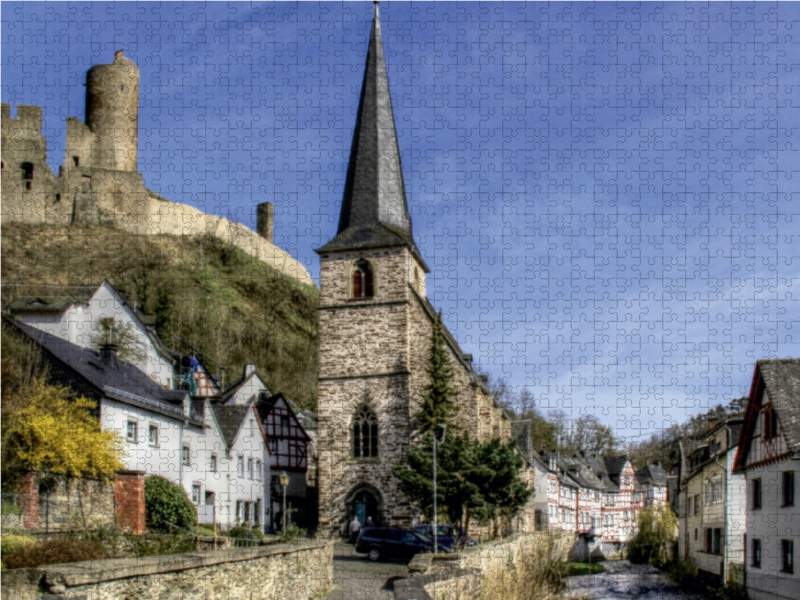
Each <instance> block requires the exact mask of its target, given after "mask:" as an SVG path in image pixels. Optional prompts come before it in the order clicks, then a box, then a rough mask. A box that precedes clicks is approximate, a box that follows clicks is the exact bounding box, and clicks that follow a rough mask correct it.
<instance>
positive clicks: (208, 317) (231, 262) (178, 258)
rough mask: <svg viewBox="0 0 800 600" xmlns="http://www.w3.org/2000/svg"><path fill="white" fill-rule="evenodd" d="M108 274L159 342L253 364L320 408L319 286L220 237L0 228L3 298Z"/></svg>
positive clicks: (279, 386) (224, 362) (234, 367)
mask: <svg viewBox="0 0 800 600" xmlns="http://www.w3.org/2000/svg"><path fill="white" fill-rule="evenodd" d="M103 279H108V281H110V282H111V283H112V284H113V285H114V286H115V287H117V289H119V290H121V291H122V292H123V293H124V294H125V295H126V296H127V297H128V299H129V300H130V301H131V302H135V303H136V304H137V306H138V307H139V308H140V309H141V310H142V311H143V312H144V313H146V314H149V315H155V317H156V328H157V331H158V334H159V335H160V336H161V339H162V340H164V342H165V343H166V344H167V346H168V347H170V348H172V349H174V350H184V351H185V350H186V349H187V348H186V347H185V346H182V345H181V343H180V342H179V341H178V340H176V339H175V338H174V337H173V336H178V337H179V338H181V339H182V340H185V341H187V342H190V343H191V344H192V345H193V346H194V347H195V348H197V349H198V350H199V351H200V352H201V354H202V358H203V360H204V362H205V363H206V365H207V366H208V367H209V369H210V370H211V372H212V373H220V372H221V371H220V370H221V369H222V367H225V370H224V371H222V373H223V375H224V377H225V380H226V381H228V382H229V381H232V380H234V379H238V378H239V377H240V376H241V372H242V367H243V366H244V365H245V364H255V365H257V367H258V369H259V373H260V374H262V375H263V376H264V378H265V379H266V383H267V385H268V386H269V387H270V389H271V390H272V391H273V392H283V393H284V394H285V395H286V396H288V397H290V398H291V399H293V400H295V401H296V402H297V403H298V404H300V405H301V406H303V407H306V408H315V407H316V392H317V389H316V388H317V386H316V377H317V306H318V303H319V292H318V290H317V289H316V288H315V287H313V286H310V285H305V284H302V283H298V282H296V281H295V280H293V279H290V278H289V277H286V276H285V275H283V274H281V273H279V272H278V271H276V270H274V269H273V268H271V267H269V266H268V265H266V264H264V263H263V262H261V261H259V260H256V259H253V258H252V257H250V256H248V255H247V254H245V253H244V252H242V251H241V250H240V249H238V248H236V247H235V246H233V245H231V244H227V243H225V242H223V241H222V240H219V239H217V238H215V237H211V236H206V237H202V238H201V237H180V236H172V235H134V234H131V233H126V232H123V231H119V230H116V229H111V228H108V227H101V226H96V227H79V226H69V227H67V226H53V225H23V224H7V225H3V227H2V284H3V285H2V304H3V306H6V305H7V304H8V302H9V301H10V300H11V299H12V298H13V297H14V296H20V295H50V296H53V295H64V294H66V293H69V288H70V287H71V286H75V287H78V286H81V287H82V286H96V285H98V284H99V283H101V282H102V281H103Z"/></svg>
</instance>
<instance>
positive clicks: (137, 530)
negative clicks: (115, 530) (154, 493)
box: [114, 471, 145, 535]
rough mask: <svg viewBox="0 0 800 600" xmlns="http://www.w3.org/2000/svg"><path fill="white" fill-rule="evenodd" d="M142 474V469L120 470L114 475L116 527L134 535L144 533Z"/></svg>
mask: <svg viewBox="0 0 800 600" xmlns="http://www.w3.org/2000/svg"><path fill="white" fill-rule="evenodd" d="M144 475H145V473H144V471H120V472H118V473H117V474H116V475H115V476H114V515H115V518H116V524H117V527H119V528H120V529H123V530H130V532H131V533H133V534H134V535H140V534H142V533H144V527H145V520H144V517H145V512H144Z"/></svg>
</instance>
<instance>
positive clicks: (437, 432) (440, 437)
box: [433, 423, 447, 556]
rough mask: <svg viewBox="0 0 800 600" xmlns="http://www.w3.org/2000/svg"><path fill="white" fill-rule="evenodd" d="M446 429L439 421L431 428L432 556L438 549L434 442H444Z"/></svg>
mask: <svg viewBox="0 0 800 600" xmlns="http://www.w3.org/2000/svg"><path fill="white" fill-rule="evenodd" d="M446 431H447V425H445V424H444V423H439V424H437V425H436V426H435V427H434V428H433V554H434V556H435V555H436V553H437V552H438V551H439V548H438V546H439V542H438V536H437V531H436V529H437V527H436V518H437V514H436V442H437V441H438V442H444V435H445V432H446Z"/></svg>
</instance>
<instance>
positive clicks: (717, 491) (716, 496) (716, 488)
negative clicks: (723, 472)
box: [711, 481, 722, 504]
mask: <svg viewBox="0 0 800 600" xmlns="http://www.w3.org/2000/svg"><path fill="white" fill-rule="evenodd" d="M718 502H722V482H721V481H714V482H713V483H712V484H711V504H716V503H718Z"/></svg>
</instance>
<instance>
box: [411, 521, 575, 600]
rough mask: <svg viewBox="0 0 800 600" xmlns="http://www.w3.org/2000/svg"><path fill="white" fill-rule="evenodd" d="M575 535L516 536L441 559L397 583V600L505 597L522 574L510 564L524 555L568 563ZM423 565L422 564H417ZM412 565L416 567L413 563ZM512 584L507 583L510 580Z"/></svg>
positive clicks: (516, 561)
mask: <svg viewBox="0 0 800 600" xmlns="http://www.w3.org/2000/svg"><path fill="white" fill-rule="evenodd" d="M573 537H574V536H572V535H568V534H563V533H556V534H552V533H550V532H547V531H541V532H536V533H532V534H522V535H514V536H511V537H508V538H503V539H499V540H494V541H491V542H486V543H485V544H479V545H478V546H474V547H472V548H468V549H467V550H464V551H463V552H460V553H458V554H454V555H448V556H443V557H440V558H437V559H436V560H435V561H434V562H433V565H432V567H431V568H430V569H428V570H427V572H425V573H424V574H423V573H422V569H421V568H418V569H410V570H411V571H412V572H413V571H415V570H416V571H418V572H419V574H418V575H415V576H413V577H412V578H410V579H406V580H402V581H398V582H395V599H396V600H407V599H408V598H416V599H417V600H432V599H435V600H440V599H446V600H481V599H482V598H502V597H503V590H504V589H506V588H507V587H508V586H509V584H512V585H513V584H515V583H516V579H517V578H518V574H517V572H516V570H515V569H511V570H509V565H517V564H519V558H520V556H523V555H528V556H530V555H533V556H539V557H545V556H550V557H551V558H552V559H554V560H557V561H566V560H567V559H568V557H569V553H570V550H571V548H572V544H573V541H574V540H573ZM416 562H419V563H420V564H419V565H417V566H420V567H421V566H422V564H421V563H422V561H416ZM412 565H415V563H414V562H412ZM509 577H510V578H512V580H511V581H506V579H507V578H509Z"/></svg>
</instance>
